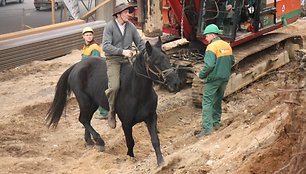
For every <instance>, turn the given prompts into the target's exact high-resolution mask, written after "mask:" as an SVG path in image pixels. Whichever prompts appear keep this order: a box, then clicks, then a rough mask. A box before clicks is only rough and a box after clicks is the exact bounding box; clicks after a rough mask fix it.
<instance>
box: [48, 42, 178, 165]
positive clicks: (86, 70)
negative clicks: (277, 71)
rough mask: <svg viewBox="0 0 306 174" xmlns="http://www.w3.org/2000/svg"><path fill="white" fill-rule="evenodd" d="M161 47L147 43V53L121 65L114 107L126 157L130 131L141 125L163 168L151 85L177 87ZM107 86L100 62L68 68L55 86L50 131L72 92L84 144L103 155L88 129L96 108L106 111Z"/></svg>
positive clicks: (130, 143) (94, 134) (96, 136)
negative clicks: (77, 107)
mask: <svg viewBox="0 0 306 174" xmlns="http://www.w3.org/2000/svg"><path fill="white" fill-rule="evenodd" d="M161 44H162V43H161V40H160V38H159V41H158V42H157V43H156V44H155V45H154V46H152V45H151V44H150V43H149V42H146V49H145V50H143V51H142V52H140V53H138V54H137V56H136V59H135V61H134V62H133V64H130V63H126V64H123V65H122V67H121V79H120V84H121V86H120V90H119V92H118V95H117V100H116V104H115V110H116V113H117V115H118V117H119V119H120V121H121V122H122V128H123V131H124V135H125V139H126V145H127V147H128V152H127V155H129V156H131V157H134V152H133V147H134V144H135V143H134V139H133V136H132V127H133V126H134V125H135V124H137V123H139V122H142V121H144V122H145V123H146V126H147V128H148V131H149V134H150V136H151V142H152V145H153V147H154V150H155V153H156V157H157V163H158V165H161V164H163V163H164V159H163V156H162V153H161V150H160V142H159V138H158V135H157V128H156V124H157V114H156V108H157V94H156V92H155V91H154V88H153V82H162V83H164V84H166V86H167V87H168V89H169V90H170V91H178V90H179V83H180V80H179V78H178V75H177V73H176V72H175V70H174V69H173V68H172V66H171V64H170V61H169V58H168V57H167V56H166V54H165V53H164V52H163V51H162V50H161ZM107 84H108V79H107V71H106V62H105V61H104V60H103V59H101V58H88V59H86V60H83V61H81V62H79V63H76V64H74V65H73V66H71V67H70V68H69V69H67V70H66V71H65V72H64V73H63V74H62V76H61V77H60V79H59V81H58V83H57V86H56V92H55V96H54V99H53V103H52V105H51V107H50V109H49V111H48V113H47V121H48V125H49V127H50V126H52V127H54V128H55V127H56V126H57V124H58V122H59V120H60V118H61V115H62V112H63V110H64V108H65V105H66V102H67V98H68V97H69V94H70V92H71V90H72V91H73V93H74V94H75V96H76V99H77V101H78V103H79V107H80V115H79V121H80V122H81V123H82V124H83V125H84V127H85V141H86V144H87V145H94V143H95V144H96V146H97V147H98V148H99V150H101V151H104V146H105V142H104V141H103V139H102V138H101V136H100V134H99V133H97V132H96V131H95V129H94V128H93V127H92V126H91V119H92V116H93V114H94V112H95V111H96V110H97V108H98V106H102V107H104V108H106V109H108V108H109V107H108V100H107V97H106V95H105V93H104V91H105V90H106V89H107ZM91 135H92V137H93V140H94V141H93V140H92V139H91Z"/></svg>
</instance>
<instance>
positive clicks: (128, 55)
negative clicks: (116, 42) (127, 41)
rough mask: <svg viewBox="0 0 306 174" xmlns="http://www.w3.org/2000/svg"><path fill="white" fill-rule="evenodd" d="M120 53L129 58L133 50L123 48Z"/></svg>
mask: <svg viewBox="0 0 306 174" xmlns="http://www.w3.org/2000/svg"><path fill="white" fill-rule="evenodd" d="M122 55H123V56H124V57H127V58H131V57H133V51H131V50H123V51H122Z"/></svg>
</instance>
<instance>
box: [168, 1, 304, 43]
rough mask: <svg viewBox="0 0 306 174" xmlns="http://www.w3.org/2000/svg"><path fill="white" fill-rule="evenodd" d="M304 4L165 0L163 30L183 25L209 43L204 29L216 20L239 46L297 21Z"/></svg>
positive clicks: (172, 30) (177, 31) (185, 31)
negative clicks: (203, 32)
mask: <svg viewBox="0 0 306 174" xmlns="http://www.w3.org/2000/svg"><path fill="white" fill-rule="evenodd" d="M227 7H230V8H227ZM300 8H301V5H300V0H292V1H286V0H163V23H164V27H163V32H166V33H171V34H174V33H175V34H178V35H180V30H181V29H183V34H184V37H185V38H187V39H188V40H193V39H194V37H196V38H197V39H199V40H201V41H202V42H204V43H205V38H204V36H203V34H202V31H203V30H204V28H205V27H206V26H207V25H208V24H211V23H214V24H217V25H218V26H219V28H220V29H221V37H222V38H223V39H225V40H228V41H229V42H230V43H231V45H232V46H235V45H239V44H241V43H244V42H246V41H249V40H251V39H254V38H256V37H258V36H260V35H263V34H265V33H267V32H270V31H273V30H275V29H277V28H280V27H282V26H283V25H287V24H290V23H292V22H295V21H296V20H297V19H298V17H299V15H300V12H301V9H300ZM182 9H184V10H182ZM182 16H183V18H182Z"/></svg>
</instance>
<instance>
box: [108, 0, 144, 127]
mask: <svg viewBox="0 0 306 174" xmlns="http://www.w3.org/2000/svg"><path fill="white" fill-rule="evenodd" d="M133 12H134V6H133V5H130V4H127V3H121V4H119V5H117V6H116V7H115V9H114V13H113V16H114V17H115V18H114V19H113V20H111V21H109V22H108V23H107V25H106V26H105V28H104V32H103V41H102V44H103V50H104V52H105V56H106V60H107V76H108V89H107V90H106V91H105V94H106V96H107V98H108V102H109V107H110V110H109V113H108V125H109V126H110V127H111V128H113V129H114V128H116V117H115V114H116V113H115V100H116V96H117V93H118V90H119V87H120V68H121V64H122V63H123V62H126V59H125V58H131V57H132V56H133V52H132V51H131V50H129V49H128V48H130V47H131V46H132V42H134V43H135V45H136V46H137V47H138V50H139V51H142V50H144V49H145V42H144V41H143V40H142V38H141V37H140V36H139V33H138V31H137V29H136V27H135V26H134V24H133V23H132V22H129V18H130V17H131V13H133Z"/></svg>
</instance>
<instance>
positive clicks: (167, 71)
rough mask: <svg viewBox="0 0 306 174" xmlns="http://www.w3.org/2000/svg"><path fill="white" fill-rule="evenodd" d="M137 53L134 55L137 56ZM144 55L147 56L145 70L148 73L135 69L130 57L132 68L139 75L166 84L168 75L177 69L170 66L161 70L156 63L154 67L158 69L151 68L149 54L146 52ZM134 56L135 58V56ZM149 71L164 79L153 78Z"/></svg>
mask: <svg viewBox="0 0 306 174" xmlns="http://www.w3.org/2000/svg"><path fill="white" fill-rule="evenodd" d="M136 55H137V54H136ZM136 55H135V56H134V57H136ZM144 56H145V57H147V58H146V59H145V61H144V63H145V70H146V72H147V74H142V73H139V72H137V71H136V70H135V68H134V66H133V62H132V60H131V59H130V58H128V60H129V62H130V64H131V65H132V68H133V69H134V71H135V72H136V74H137V75H140V76H142V77H145V78H147V79H150V80H153V81H154V82H157V83H160V84H165V82H166V77H167V76H168V75H169V74H170V73H172V72H174V71H175V69H174V68H173V67H171V68H168V69H165V70H163V71H162V70H160V69H159V68H158V67H157V66H156V65H154V68H155V69H156V70H157V72H156V71H154V70H153V69H152V68H150V65H149V63H148V60H149V55H148V53H147V52H144ZM134 57H133V58H134ZM149 72H151V73H152V74H154V75H155V76H156V77H158V78H159V79H160V77H161V78H162V81H161V80H158V79H153V78H152V77H150V76H149Z"/></svg>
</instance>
